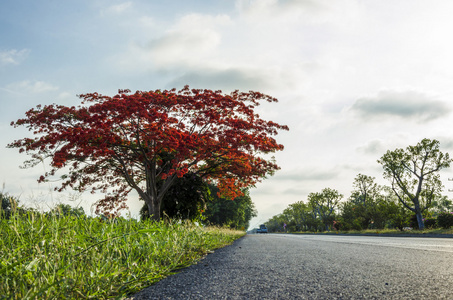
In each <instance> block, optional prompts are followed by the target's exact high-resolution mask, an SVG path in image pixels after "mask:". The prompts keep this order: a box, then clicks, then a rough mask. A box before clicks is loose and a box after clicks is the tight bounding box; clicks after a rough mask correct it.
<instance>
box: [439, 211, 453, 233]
mask: <svg viewBox="0 0 453 300" xmlns="http://www.w3.org/2000/svg"><path fill="white" fill-rule="evenodd" d="M437 224H438V225H439V226H440V227H442V228H445V229H448V228H450V227H452V226H453V212H450V213H445V212H444V213H440V214H439V215H438V216H437Z"/></svg>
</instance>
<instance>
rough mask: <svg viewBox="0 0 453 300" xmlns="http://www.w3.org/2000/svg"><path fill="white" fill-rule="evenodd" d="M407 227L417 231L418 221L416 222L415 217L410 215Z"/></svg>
mask: <svg viewBox="0 0 453 300" xmlns="http://www.w3.org/2000/svg"><path fill="white" fill-rule="evenodd" d="M409 227H412V228H414V229H419V228H418V221H417V215H414V214H413V215H411V216H410V218H409Z"/></svg>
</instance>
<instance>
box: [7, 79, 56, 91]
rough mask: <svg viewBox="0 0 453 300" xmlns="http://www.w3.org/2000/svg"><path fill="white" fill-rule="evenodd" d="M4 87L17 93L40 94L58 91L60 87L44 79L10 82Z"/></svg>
mask: <svg viewBox="0 0 453 300" xmlns="http://www.w3.org/2000/svg"><path fill="white" fill-rule="evenodd" d="M4 89H5V90H8V91H10V92H12V93H17V94H28V93H32V94H38V93H44V92H51V91H56V90H58V87H57V86H54V85H52V84H50V83H47V82H44V81H31V80H24V81H20V82H14V83H11V84H8V85H7V86H6V87H5V88H4Z"/></svg>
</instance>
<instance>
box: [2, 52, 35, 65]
mask: <svg viewBox="0 0 453 300" xmlns="http://www.w3.org/2000/svg"><path fill="white" fill-rule="evenodd" d="M29 54H30V50H29V49H22V50H16V49H11V50H4V51H0V66H1V65H9V64H12V65H18V64H20V63H21V62H22V61H24V60H25V59H26V58H27V57H28V55H29Z"/></svg>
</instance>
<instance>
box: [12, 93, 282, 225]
mask: <svg viewBox="0 0 453 300" xmlns="http://www.w3.org/2000/svg"><path fill="white" fill-rule="evenodd" d="M79 97H80V98H81V99H82V104H81V105H80V106H78V107H67V106H63V105H56V104H53V105H46V106H44V107H42V106H40V105H39V106H37V107H36V108H35V109H31V110H29V111H27V112H26V117H25V118H23V119H19V120H17V121H16V122H13V123H12V125H13V126H14V127H18V126H26V127H27V128H28V129H29V130H30V131H31V132H33V134H34V137H33V138H23V139H20V140H17V141H15V142H13V143H11V144H9V145H8V146H9V147H11V148H18V149H19V152H26V153H28V154H31V160H29V161H26V162H25V166H26V167H33V166H35V165H37V164H39V163H41V162H42V161H43V160H45V159H47V158H49V159H50V160H51V167H52V168H51V170H50V171H49V172H47V173H45V174H43V175H42V176H41V177H40V178H39V181H40V182H44V181H46V180H48V178H49V177H53V176H54V175H55V173H56V172H57V171H58V170H60V169H64V170H65V171H66V170H67V172H69V174H65V175H63V176H62V177H61V179H62V184H61V187H60V188H57V190H58V191H62V190H64V189H65V188H68V187H70V188H74V189H76V190H79V191H85V190H91V191H93V192H94V191H101V192H103V193H105V194H106V196H105V198H104V199H101V200H100V201H98V203H97V212H99V211H101V210H102V211H104V212H111V211H115V210H119V209H122V208H125V207H126V204H125V201H126V199H127V195H128V194H129V193H130V192H131V191H132V190H135V191H136V192H137V193H138V195H139V196H140V198H141V199H142V200H144V201H145V203H146V204H147V206H148V212H149V214H150V215H151V216H152V219H154V220H159V219H160V211H161V206H162V201H163V199H164V196H165V194H166V193H167V191H168V190H169V189H170V187H171V186H172V185H173V184H174V182H175V181H176V178H178V177H182V176H183V175H184V174H186V173H189V172H192V173H196V174H199V175H200V176H202V177H203V178H204V179H205V180H207V181H210V182H212V183H215V184H216V185H217V186H218V187H219V189H220V192H221V193H222V195H223V196H225V197H228V198H235V197H237V196H240V195H241V191H242V189H244V188H246V187H249V186H252V185H253V184H255V183H257V182H260V181H261V180H262V179H263V178H265V176H266V175H269V174H273V172H275V171H276V170H278V169H279V167H278V166H277V165H276V164H275V161H274V160H273V159H266V158H264V155H266V154H270V153H273V152H275V151H279V150H283V145H281V144H278V143H277V142H276V140H275V139H274V137H273V136H275V135H277V134H278V131H279V130H288V127H287V126H284V125H279V124H277V123H275V122H272V121H266V120H263V119H261V118H260V117H259V116H258V114H256V113H255V107H256V106H258V105H259V104H260V102H261V101H268V102H277V99H275V98H273V97H270V96H268V95H264V94H262V93H259V92H248V93H242V92H239V91H235V92H232V93H231V94H229V95H224V94H222V92H221V91H211V90H199V89H189V87H188V86H186V87H184V88H183V89H182V90H180V91H178V92H177V91H176V90H175V89H173V90H170V91H161V90H155V91H137V92H135V93H133V94H131V93H130V91H129V90H120V91H119V92H118V94H117V95H115V96H113V97H110V96H104V95H101V94H98V93H89V94H84V95H80V96H79ZM158 182H161V183H160V186H159V187H158Z"/></svg>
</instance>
